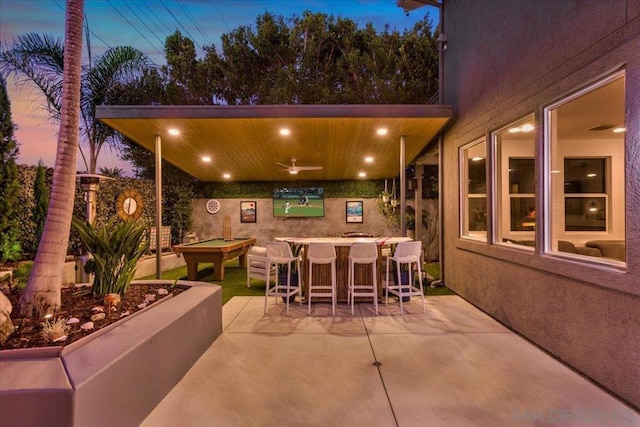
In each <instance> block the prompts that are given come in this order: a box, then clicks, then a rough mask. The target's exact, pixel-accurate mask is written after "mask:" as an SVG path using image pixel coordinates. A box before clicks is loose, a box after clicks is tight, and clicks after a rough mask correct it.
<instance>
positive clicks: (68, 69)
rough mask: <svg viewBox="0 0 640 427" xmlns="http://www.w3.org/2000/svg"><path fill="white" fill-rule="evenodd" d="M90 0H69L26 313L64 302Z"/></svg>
mask: <svg viewBox="0 0 640 427" xmlns="http://www.w3.org/2000/svg"><path fill="white" fill-rule="evenodd" d="M83 11H84V0H67V10H66V25H65V46H64V49H65V55H64V73H63V78H62V85H61V87H60V88H59V89H60V92H61V94H60V95H61V96H60V131H59V132H58V148H57V151H56V163H55V167H54V172H53V184H52V187H51V199H50V203H49V210H48V212H47V219H46V221H45V225H44V232H43V234H42V239H41V240H40V244H39V246H38V252H37V253H36V259H35V262H34V264H33V269H32V270H31V275H30V276H29V281H28V282H27V287H26V289H25V291H24V293H23V294H22V297H21V299H20V305H19V310H20V313H21V314H23V315H27V316H28V315H31V316H38V317H39V316H41V315H42V314H45V313H48V312H54V311H56V310H57V309H58V308H59V307H60V305H61V301H60V299H61V298H60V283H61V282H62V267H63V265H64V258H65V255H66V253H67V246H68V243H69V231H70V229H71V217H72V215H73V200H74V196H75V187H76V158H77V152H78V145H79V139H80V138H79V134H78V125H79V124H80V101H81V96H80V89H81V78H82V17H83Z"/></svg>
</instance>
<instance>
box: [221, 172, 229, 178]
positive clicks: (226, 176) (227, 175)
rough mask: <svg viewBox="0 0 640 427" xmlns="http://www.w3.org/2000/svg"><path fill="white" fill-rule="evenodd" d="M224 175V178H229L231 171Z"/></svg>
mask: <svg viewBox="0 0 640 427" xmlns="http://www.w3.org/2000/svg"><path fill="white" fill-rule="evenodd" d="M222 177H223V178H224V179H229V178H231V174H230V173H225V174H223V175H222Z"/></svg>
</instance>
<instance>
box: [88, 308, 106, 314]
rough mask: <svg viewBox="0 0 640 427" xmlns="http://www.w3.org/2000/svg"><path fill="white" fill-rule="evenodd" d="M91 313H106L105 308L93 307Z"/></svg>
mask: <svg viewBox="0 0 640 427" xmlns="http://www.w3.org/2000/svg"><path fill="white" fill-rule="evenodd" d="M91 311H93V312H94V313H104V308H102V307H93V308H92V309H91Z"/></svg>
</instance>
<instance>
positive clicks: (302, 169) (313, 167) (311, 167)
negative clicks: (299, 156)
mask: <svg viewBox="0 0 640 427" xmlns="http://www.w3.org/2000/svg"><path fill="white" fill-rule="evenodd" d="M296 169H298V170H301V171H319V170H322V166H296Z"/></svg>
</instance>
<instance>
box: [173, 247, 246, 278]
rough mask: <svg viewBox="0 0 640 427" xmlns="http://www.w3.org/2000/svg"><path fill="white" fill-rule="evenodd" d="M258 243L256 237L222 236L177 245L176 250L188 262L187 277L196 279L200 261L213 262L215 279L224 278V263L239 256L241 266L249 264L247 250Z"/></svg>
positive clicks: (174, 248)
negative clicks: (225, 238)
mask: <svg viewBox="0 0 640 427" xmlns="http://www.w3.org/2000/svg"><path fill="white" fill-rule="evenodd" d="M255 243H256V239H255V238H254V237H251V238H245V237H242V238H236V239H233V240H224V239H222V238H216V239H209V240H202V241H200V242H195V243H188V244H184V245H175V246H174V247H173V250H174V252H176V253H177V254H182V255H183V256H184V260H185V262H186V263H187V277H188V279H189V280H196V278H197V277H198V263H201V262H212V263H213V280H215V281H222V280H224V263H225V262H226V261H229V260H231V259H233V258H235V257H238V261H239V263H240V267H242V268H245V267H246V266H247V252H248V251H249V248H250V247H251V246H253V245H254V244H255Z"/></svg>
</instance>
